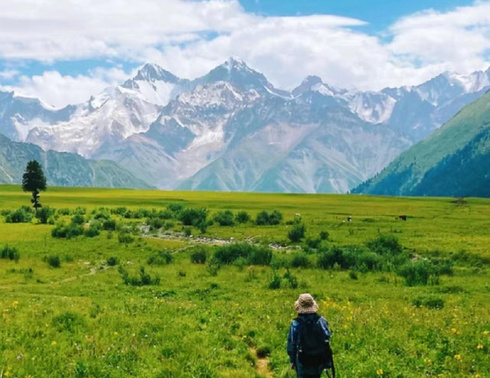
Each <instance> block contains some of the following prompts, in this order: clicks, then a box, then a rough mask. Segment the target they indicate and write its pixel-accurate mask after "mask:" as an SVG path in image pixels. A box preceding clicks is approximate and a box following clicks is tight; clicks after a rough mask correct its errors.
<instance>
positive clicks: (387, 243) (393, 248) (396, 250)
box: [366, 235, 403, 256]
mask: <svg viewBox="0 0 490 378" xmlns="http://www.w3.org/2000/svg"><path fill="white" fill-rule="evenodd" d="M366 246H367V247H368V248H369V249H370V250H371V251H373V252H375V253H377V254H378V255H391V256H395V255H399V254H400V253H401V252H402V250H403V248H402V246H401V244H400V243H399V242H398V238H397V237H396V236H394V235H380V236H379V237H377V238H376V239H374V240H371V241H369V242H367V243H366Z"/></svg>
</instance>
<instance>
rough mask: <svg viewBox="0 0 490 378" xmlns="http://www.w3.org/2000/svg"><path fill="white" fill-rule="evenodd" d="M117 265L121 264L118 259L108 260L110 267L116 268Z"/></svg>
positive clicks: (110, 258)
mask: <svg viewBox="0 0 490 378" xmlns="http://www.w3.org/2000/svg"><path fill="white" fill-rule="evenodd" d="M117 264H119V259H118V258H117V257H113V256H111V257H109V258H108V259H107V265H109V266H115V265H117Z"/></svg>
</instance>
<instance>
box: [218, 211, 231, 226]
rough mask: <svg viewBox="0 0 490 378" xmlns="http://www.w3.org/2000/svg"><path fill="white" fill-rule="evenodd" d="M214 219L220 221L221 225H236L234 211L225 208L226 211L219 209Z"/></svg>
mask: <svg viewBox="0 0 490 378" xmlns="http://www.w3.org/2000/svg"><path fill="white" fill-rule="evenodd" d="M213 219H214V221H215V222H216V223H218V224H219V225H220V226H228V227H231V226H234V225H235V217H234V215H233V212H232V211H230V210H225V211H219V212H217V213H216V214H215V215H214V217H213Z"/></svg>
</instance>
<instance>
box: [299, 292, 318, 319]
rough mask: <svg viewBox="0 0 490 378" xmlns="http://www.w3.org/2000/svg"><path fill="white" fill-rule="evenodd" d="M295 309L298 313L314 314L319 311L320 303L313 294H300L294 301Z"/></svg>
mask: <svg viewBox="0 0 490 378" xmlns="http://www.w3.org/2000/svg"><path fill="white" fill-rule="evenodd" d="M294 309H295V310H296V312H297V313H298V314H314V313H315V312H317V311H318V304H317V303H316V302H315V300H314V299H313V297H312V296H311V294H308V293H304V294H300V295H299V298H298V300H297V301H296V302H294Z"/></svg>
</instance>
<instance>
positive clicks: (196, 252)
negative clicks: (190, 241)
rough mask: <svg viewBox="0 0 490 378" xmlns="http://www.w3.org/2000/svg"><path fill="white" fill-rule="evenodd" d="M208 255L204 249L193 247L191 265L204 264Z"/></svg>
mask: <svg viewBox="0 0 490 378" xmlns="http://www.w3.org/2000/svg"><path fill="white" fill-rule="evenodd" d="M207 257H208V253H207V251H206V248H204V247H201V246H199V247H195V248H194V249H193V251H192V252H191V257H190V258H191V263H193V264H205V263H206V259H207Z"/></svg>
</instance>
